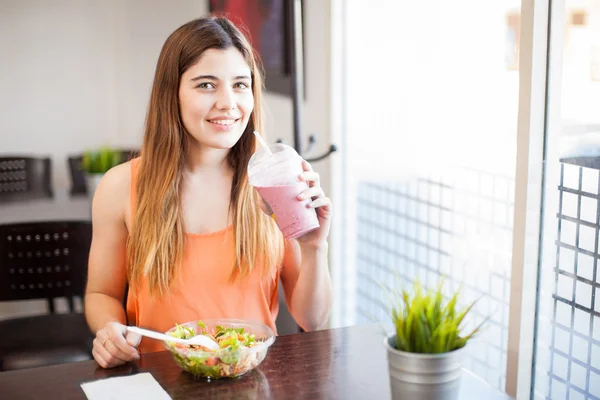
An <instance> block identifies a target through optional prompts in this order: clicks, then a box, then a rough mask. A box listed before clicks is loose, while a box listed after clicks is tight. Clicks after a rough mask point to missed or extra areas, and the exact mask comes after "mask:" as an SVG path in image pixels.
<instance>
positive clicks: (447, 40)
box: [0, 0, 600, 399]
mask: <svg viewBox="0 0 600 400" xmlns="http://www.w3.org/2000/svg"><path fill="white" fill-rule="evenodd" d="M298 3H299V4H301V7H300V10H301V16H302V19H301V21H302V24H301V25H300V27H301V28H302V29H301V35H300V36H297V35H296V36H294V34H293V32H294V29H293V26H294V25H293V22H294V21H293V18H292V16H291V11H290V8H291V6H292V4H294V1H288V0H263V1H245V2H244V1H229V2H228V1H208V0H195V1H191V0H176V1H170V2H165V1H159V0H145V1H142V0H106V1H100V0H85V1H84V0H55V1H52V2H49V1H45V0H0V54H1V58H0V59H1V60H2V61H1V62H0V72H1V73H0V88H1V90H0V110H1V113H2V117H1V118H0V153H1V154H0V157H11V156H15V155H19V156H30V157H39V158H48V159H50V160H51V167H50V175H51V188H52V190H51V191H52V192H53V195H54V196H59V198H60V195H57V193H58V194H60V193H62V192H69V191H72V188H73V186H74V179H75V178H74V177H73V172H72V171H73V169H72V166H70V164H69V157H73V156H74V155H75V156H77V155H81V154H82V153H83V152H85V151H86V150H88V149H94V148H99V147H101V146H112V147H115V148H120V149H128V150H129V149H132V150H135V149H139V146H140V144H141V137H142V129H143V123H144V117H145V111H146V106H147V102H148V96H149V92H150V87H151V82H152V79H153V74H154V69H155V66H156V61H157V58H158V54H159V52H160V49H161V46H162V44H163V43H164V41H165V39H166V38H167V36H168V35H169V34H170V33H171V32H172V31H173V30H174V29H176V28H177V27H178V26H180V25H181V24H183V23H185V22H187V21H189V20H190V19H193V18H196V17H198V16H201V15H205V14H207V13H208V12H210V11H225V12H229V13H230V14H234V15H235V16H236V17H237V18H239V22H241V23H242V24H244V25H245V26H246V27H248V29H249V31H250V32H252V33H253V36H252V41H253V44H254V45H255V47H256V48H257V50H259V53H261V56H262V57H263V61H264V63H265V69H266V73H267V76H266V90H267V95H266V106H267V130H266V134H267V136H268V139H269V141H270V142H275V141H278V140H281V141H283V142H285V143H288V144H293V145H296V147H297V148H298V145H299V146H300V150H301V152H302V155H303V156H304V157H305V158H308V159H311V158H317V159H318V160H314V162H313V166H314V167H315V169H316V170H317V171H318V172H319V173H320V175H321V177H322V184H323V186H324V189H325V192H326V193H328V194H329V195H330V196H331V198H332V200H333V203H334V206H335V217H334V227H333V229H332V232H331V247H330V250H331V251H330V253H331V254H330V256H331V260H330V267H331V273H332V277H333V281H334V286H335V296H336V298H335V304H334V309H333V312H332V316H331V321H330V327H331V328H337V327H342V326H348V325H355V324H366V323H373V322H380V323H382V324H384V325H385V324H387V323H389V317H388V311H387V310H388V309H387V305H386V303H385V298H384V297H383V296H382V289H381V285H380V284H382V283H384V284H385V285H388V286H398V287H403V286H404V285H409V286H410V285H412V282H413V281H414V280H415V279H419V280H420V281H421V282H422V283H423V284H425V285H426V286H430V287H433V286H436V285H437V283H438V282H439V281H440V279H441V278H442V277H444V278H445V285H446V286H445V287H446V288H447V290H448V293H449V292H450V291H453V290H456V289H458V288H459V287H460V288H462V289H461V290H462V291H463V293H464V295H465V298H466V300H467V301H468V300H474V299H479V301H478V303H477V305H476V309H475V313H474V315H473V316H472V320H471V321H470V323H471V324H478V323H479V322H481V321H483V320H484V319H485V318H488V317H489V318H490V319H489V323H488V324H487V328H486V329H485V331H484V332H483V333H482V334H481V335H480V336H479V337H478V338H477V340H476V341H475V342H474V343H475V344H474V345H473V346H470V350H469V351H470V355H469V359H468V361H467V367H468V369H469V370H471V371H473V372H474V373H475V374H477V375H478V376H480V377H481V378H483V379H485V380H486V381H488V382H489V383H490V384H492V385H493V386H495V387H497V388H499V389H501V390H503V391H504V390H506V391H508V392H509V393H511V394H513V395H514V394H515V392H516V387H517V376H518V375H520V374H522V373H523V374H525V375H527V376H528V378H527V379H528V384H527V387H528V388H529V391H530V394H531V396H532V397H535V398H553V399H554V398H556V399H563V398H570V399H596V398H600V274H598V272H597V269H598V267H597V260H598V255H599V253H598V242H599V240H600V237H599V234H598V232H599V226H600V223H599V221H600V213H599V210H600V208H599V207H600V205H599V204H598V194H599V187H600V178H599V175H598V170H599V169H600V162H599V160H600V158H598V157H600V146H599V144H600V108H599V107H600V0H562V1H553V2H549V3H547V5H546V8H545V9H542V11H539V10H538V9H539V7H537V8H535V10H536V11H535V12H534V13H533V14H532V13H531V12H530V11H529V9H530V8H531V9H533V5H532V4H533V1H525V0H524V1H523V4H522V3H521V1H517V0H506V1H502V2H491V3H490V2H482V1H476V0H458V1H454V2H447V1H440V0H429V1H409V0H397V1H392V0H370V1H366V0H346V1H342V0H304V1H298ZM524 10H527V13H525V12H524ZM532 15H533V16H532ZM525 16H526V17H527V18H525ZM534 19H535V20H536V21H538V22H541V23H542V25H543V31H542V33H543V34H542V35H541V36H536V35H537V33H536V32H538V30H537V29H542V28H538V25H536V26H534V24H533V20H534ZM296 26H297V25H296ZM294 38H295V40H296V41H295V42H294ZM294 43H296V48H297V46H298V45H299V46H300V48H301V49H302V50H303V52H300V53H298V52H296V53H294ZM294 55H296V56H298V55H300V56H302V59H301V60H300V65H301V66H302V68H301V69H300V70H299V71H295V72H296V74H294V68H293V65H294V64H293V62H294ZM297 74H301V77H302V78H303V85H302V86H303V87H302V88H301V89H302V90H300V93H298V90H297V89H298V88H297V87H296V88H294V86H293V85H294V84H295V83H296V82H298V81H297V80H295V78H296V77H297ZM295 89H296V90H295ZM535 90H537V92H535ZM302 92H303V93H302ZM534 92H535V93H537V94H538V96H537V97H535V96H533V94H532V93H534ZM527 93H530V96H529V97H528V96H527ZM297 117H299V118H300V120H299V121H296V120H295V118H297ZM534 120H535V121H538V124H537V125H536V124H534V123H533V122H531V121H534ZM527 121H529V123H527ZM311 137H312V139H311ZM536 138H537V139H536ZM331 144H334V145H335V146H336V147H337V151H336V152H333V153H331V154H328V149H329V148H330V145H331ZM535 154H539V158H536V157H534V156H532V155H535ZM321 155H326V156H325V157H324V158H323V159H321V157H320V156H321ZM528 156H529V157H528ZM522 157H525V161H524V163H523V162H521V163H520V162H519V160H522ZM527 160H529V161H527ZM517 166H519V167H517ZM5 181H6V182H5V183H7V184H8V183H11V182H12V181H11V182H9V180H8V178H6V180H5ZM1 184H2V182H1V181H0V185H1ZM11 188H12V187H11ZM7 190H8V189H7ZM11 190H13V189H11ZM13 191H14V190H13ZM516 200H517V201H516ZM86 201H87V200H85V196H84V197H83V200H82V198H80V199H79V200H78V202H76V203H77V204H75V205H74V206H73V204H74V203H73V204H71V205H69V206H67V208H68V209H70V210H74V209H77V207H79V209H80V211H77V212H80V213H82V214H85V213H86V212H87V204H88V203H86ZM13 203H14V201H13ZM18 203H19V204H17V205H14V204H12V205H11V204H9V202H3V203H0V217H1V218H0V224H1V223H9V222H17V221H19V220H25V219H27V218H25V216H27V215H29V216H30V211H29V210H30V209H28V208H27V207H26V204H23V202H21V201H18ZM53 204H54V206H48V210H50V211H48V212H49V213H53V211H52V210H53V209H52V207H61V206H59V205H56V204H57V203H56V202H55V203H53ZM11 207H12V208H11ZM44 207H45V206H44ZM74 207H75V208H74ZM36 209H39V207H38V206H36ZM63 209H64V208H63ZM65 212H68V211H65ZM19 213H21V214H22V215H24V216H22V217H19V216H18V214H19ZM15 215H17V216H15ZM526 221H527V224H526ZM531 221H533V225H530V223H531ZM531 226H533V227H534V228H531ZM531 229H533V231H534V234H533V235H531V234H530V233H531ZM526 230H527V231H526ZM530 255H532V256H531V258H528V257H529V256H530ZM2 269H3V267H2V265H1V264H0V270H2ZM527 277H530V278H531V277H532V279H528V278H527ZM0 290H2V289H0ZM528 299H529V301H528ZM57 307H58V309H59V311H60V312H67V311H68V307H67V305H66V303H64V304H62V303H60V302H59V303H58V306H57ZM75 308H76V309H78V310H79V311H80V310H81V309H80V304H79V308H77V304H76V307H75ZM47 309H48V305H47V303H46V302H45V301H44V300H29V301H6V302H0V318H2V319H5V320H8V319H11V318H16V317H17V316H25V315H32V316H33V315H38V314H40V313H44V312H46V311H47ZM525 315H531V316H532V318H529V320H528V321H530V326H529V325H527V324H522V323H521V322H522V319H526V318H524V316H525ZM278 327H279V330H280V334H285V333H292V332H296V331H297V330H298V328H297V326H296V325H295V324H294V322H293V320H292V319H291V317H290V316H289V314H288V313H287V311H286V309H285V304H283V303H282V312H281V315H280V318H279V320H278ZM524 332H525V333H524ZM519 349H521V350H519ZM525 353H526V354H525ZM524 359H525V364H527V365H528V369H526V370H522V369H520V368H518V367H519V365H521V364H520V363H523V360H524ZM527 360H529V362H527ZM519 379H520V378H519ZM528 394H529V393H528Z"/></svg>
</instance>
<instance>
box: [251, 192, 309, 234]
mask: <svg viewBox="0 0 600 400" xmlns="http://www.w3.org/2000/svg"><path fill="white" fill-rule="evenodd" d="M305 189H306V183H305V182H300V181H299V182H298V183H297V184H295V185H281V186H257V187H256V190H258V193H260V195H261V197H262V198H263V200H264V201H265V202H266V203H267V204H268V205H269V206H270V207H271V209H272V210H273V214H275V221H276V222H277V226H279V230H281V232H282V233H283V236H284V237H285V238H286V239H294V238H297V237H299V236H302V235H304V234H306V233H308V232H310V231H312V230H315V229H317V228H318V227H319V220H318V219H317V213H316V212H315V209H314V208H308V204H310V202H311V199H306V200H298V195H299V194H300V193H302V191H303V190H305Z"/></svg>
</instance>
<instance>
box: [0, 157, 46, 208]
mask: <svg viewBox="0 0 600 400" xmlns="http://www.w3.org/2000/svg"><path fill="white" fill-rule="evenodd" d="M47 197H52V161H51V160H50V159H49V158H36V157H21V156H10V157H0V202H2V201H19V200H29V199H39V198H47Z"/></svg>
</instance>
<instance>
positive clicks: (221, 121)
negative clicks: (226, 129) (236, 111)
mask: <svg viewBox="0 0 600 400" xmlns="http://www.w3.org/2000/svg"><path fill="white" fill-rule="evenodd" d="M210 122H212V123H213V124H218V125H231V124H233V123H234V122H235V120H234V119H219V120H213V121H210Z"/></svg>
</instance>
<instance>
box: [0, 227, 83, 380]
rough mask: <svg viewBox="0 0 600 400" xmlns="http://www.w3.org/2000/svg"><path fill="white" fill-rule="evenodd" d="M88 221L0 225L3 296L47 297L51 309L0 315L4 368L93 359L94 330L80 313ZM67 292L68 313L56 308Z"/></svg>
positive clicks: (0, 294) (2, 298) (0, 350)
mask: <svg viewBox="0 0 600 400" xmlns="http://www.w3.org/2000/svg"><path fill="white" fill-rule="evenodd" d="M91 238H92V225H91V223H90V222H80V221H68V222H41V223H25V224H12V225H0V301H18V300H32V299H47V301H48V306H49V310H50V313H49V314H44V315H37V316H28V317H17V318H12V319H8V320H3V321H0V338H1V340H0V371H10V370H17V369H24V368H33V367H39V366H46V365H54V364H63V363H68V362H75V361H83V360H90V359H92V354H91V352H92V341H93V339H94V335H93V334H92V333H91V331H90V329H89V327H88V325H87V323H86V320H85V317H84V315H83V314H81V313H76V312H75V310H74V306H73V299H74V298H75V297H80V298H83V295H84V292H85V285H86V278H87V264H88V255H89V250H90V244H91ZM56 298H66V299H67V301H68V305H69V311H70V312H69V313H68V314H64V313H56V312H55V307H54V299H56Z"/></svg>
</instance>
